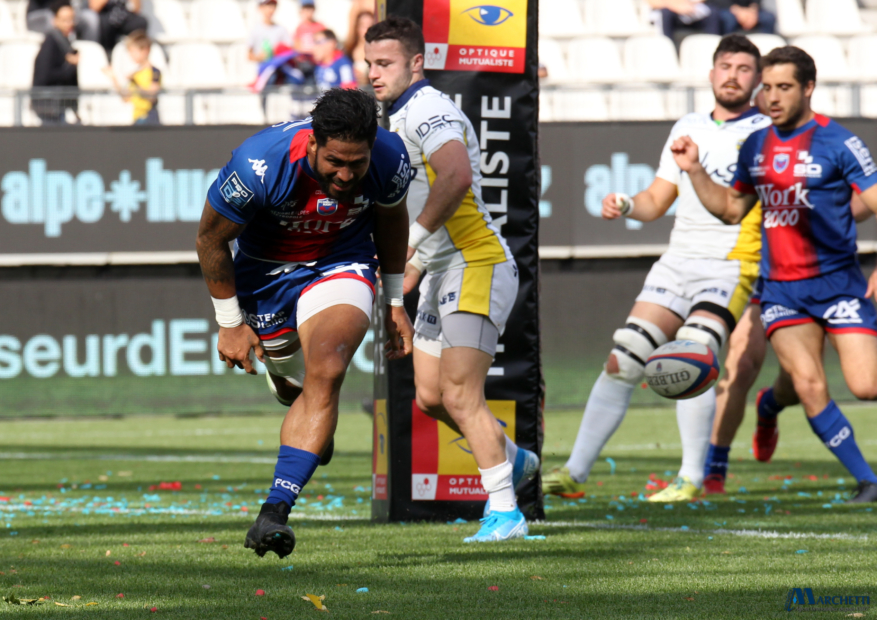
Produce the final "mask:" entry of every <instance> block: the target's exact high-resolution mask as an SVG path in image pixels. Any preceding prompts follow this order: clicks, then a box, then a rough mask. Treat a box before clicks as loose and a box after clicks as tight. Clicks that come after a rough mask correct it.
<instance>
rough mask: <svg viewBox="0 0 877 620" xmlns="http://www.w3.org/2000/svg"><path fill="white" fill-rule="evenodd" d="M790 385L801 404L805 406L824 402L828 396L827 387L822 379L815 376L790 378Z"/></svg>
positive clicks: (807, 375) (802, 375)
mask: <svg viewBox="0 0 877 620" xmlns="http://www.w3.org/2000/svg"><path fill="white" fill-rule="evenodd" d="M792 383H793V384H794V386H795V392H797V394H798V398H800V399H801V403H802V404H804V405H805V406H806V405H807V404H808V403H812V402H815V401H821V400H824V399H825V398H826V397H827V395H828V385H827V384H826V382H825V379H824V378H823V377H820V376H817V375H815V374H813V375H811V374H800V375H797V376H793V377H792Z"/></svg>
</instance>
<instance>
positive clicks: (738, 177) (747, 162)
mask: <svg viewBox="0 0 877 620" xmlns="http://www.w3.org/2000/svg"><path fill="white" fill-rule="evenodd" d="M759 133H760V132H758V131H756V132H755V133H752V134H749V137H748V138H746V141H745V142H744V143H743V146H741V147H740V154H739V155H738V156H737V169H736V170H735V171H734V178H733V179H732V180H731V187H733V188H734V189H736V190H737V191H738V192H743V193H744V194H754V193H755V188H754V187H753V183H752V173H751V172H750V171H749V167H750V166H755V165H757V162H756V161H755V159H756V157H757V154H758V153H757V151H758V149H759V144H760V140H759V139H758V134H759Z"/></svg>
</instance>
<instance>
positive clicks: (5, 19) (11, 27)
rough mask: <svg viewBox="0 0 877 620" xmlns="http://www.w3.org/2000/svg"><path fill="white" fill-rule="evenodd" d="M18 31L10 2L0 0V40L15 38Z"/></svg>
mask: <svg viewBox="0 0 877 620" xmlns="http://www.w3.org/2000/svg"><path fill="white" fill-rule="evenodd" d="M17 35H18V33H17V32H16V28H15V18H14V17H13V15H12V10H11V9H10V7H9V4H8V3H6V2H4V1H3V0H0V40H6V39H15V38H16V36H17Z"/></svg>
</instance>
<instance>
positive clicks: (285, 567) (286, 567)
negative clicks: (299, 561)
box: [280, 564, 294, 570]
mask: <svg viewBox="0 0 877 620" xmlns="http://www.w3.org/2000/svg"><path fill="white" fill-rule="evenodd" d="M293 568H294V566H293V565H292V564H290V565H289V566H284V567H283V568H281V569H280V570H292V569H293Z"/></svg>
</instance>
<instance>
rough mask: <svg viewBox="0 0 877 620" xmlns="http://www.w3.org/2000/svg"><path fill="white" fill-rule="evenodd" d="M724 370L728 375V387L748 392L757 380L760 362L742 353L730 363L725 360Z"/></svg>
mask: <svg viewBox="0 0 877 620" xmlns="http://www.w3.org/2000/svg"><path fill="white" fill-rule="evenodd" d="M725 370H726V372H727V373H728V378H729V380H730V385H732V386H734V387H740V388H742V389H743V390H744V391H748V390H749V388H751V387H752V386H753V385H754V384H755V380H756V379H758V373H759V372H761V360H760V359H757V358H756V357H755V356H753V355H750V354H748V353H743V354H742V355H740V356H738V357H737V358H735V359H734V360H733V361H732V362H729V361H727V360H726V362H725Z"/></svg>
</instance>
